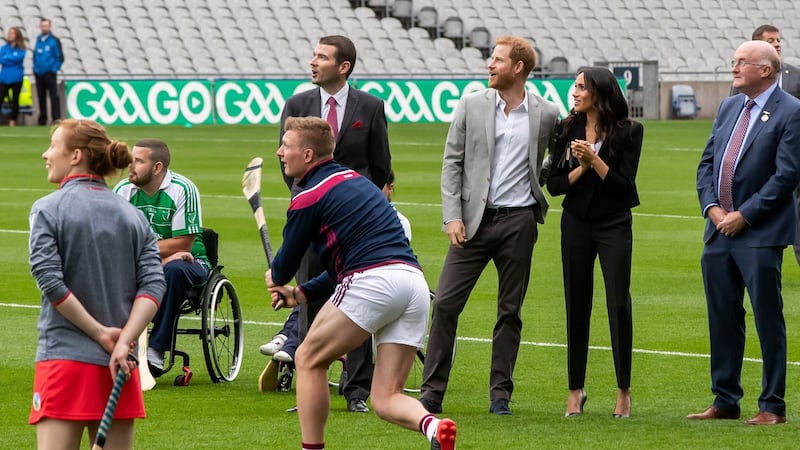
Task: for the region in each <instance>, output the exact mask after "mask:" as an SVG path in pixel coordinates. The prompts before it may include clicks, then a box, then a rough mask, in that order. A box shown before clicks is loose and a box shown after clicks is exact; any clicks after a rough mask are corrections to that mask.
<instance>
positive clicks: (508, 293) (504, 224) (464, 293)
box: [420, 208, 538, 403]
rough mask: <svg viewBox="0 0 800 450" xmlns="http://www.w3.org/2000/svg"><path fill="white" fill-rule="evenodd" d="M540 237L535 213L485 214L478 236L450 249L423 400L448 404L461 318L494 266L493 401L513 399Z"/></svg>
mask: <svg viewBox="0 0 800 450" xmlns="http://www.w3.org/2000/svg"><path fill="white" fill-rule="evenodd" d="M537 232H538V230H537V225H536V219H535V218H534V213H533V209H531V208H528V209H522V210H517V211H513V212H510V213H508V214H499V215H491V214H485V215H484V217H483V220H482V221H481V224H480V226H479V227H478V232H477V233H476V234H475V236H474V237H473V238H472V239H470V240H469V241H467V242H466V244H464V247H463V248H458V247H454V246H453V245H450V248H449V249H448V251H447V256H446V257H445V261H444V266H443V267H442V272H441V274H440V275H439V284H438V287H437V288H436V299H435V300H434V301H433V317H432V320H431V328H430V333H429V338H428V347H427V351H426V354H425V368H424V370H423V375H422V389H421V391H422V392H421V394H420V397H421V398H424V399H429V400H433V401H436V402H440V403H441V402H442V400H443V399H444V394H445V391H446V390H447V385H448V382H449V379H450V370H451V369H452V367H453V346H454V344H455V341H456V328H457V327H458V316H459V315H460V314H461V311H463V310H464V306H465V305H466V303H467V299H469V296H470V293H471V292H472V289H473V288H474V287H475V283H477V281H478V278H479V277H480V275H481V273H482V272H483V269H484V268H485V267H486V265H487V264H489V261H493V262H494V265H495V267H496V268H497V274H498V292H497V300H496V301H497V318H496V322H495V325H494V331H493V333H492V362H491V371H490V374H489V399H490V400H498V399H510V398H511V394H512V392H513V390H514V380H513V373H514V366H515V365H516V362H517V353H518V352H519V344H520V338H521V335H522V318H521V310H522V303H523V301H524V300H525V293H526V291H527V289H528V281H529V280H530V274H531V255H532V253H533V245H534V243H535V242H536V238H537ZM487 300H488V299H487ZM487 319H488V318H487Z"/></svg>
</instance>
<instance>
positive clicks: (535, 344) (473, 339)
mask: <svg viewBox="0 0 800 450" xmlns="http://www.w3.org/2000/svg"><path fill="white" fill-rule="evenodd" d="M0 307H7V308H26V309H39V306H38V305H23V304H20V303H0ZM181 319H185V320H197V321H199V320H202V319H200V318H198V317H189V316H184V317H182V318H181ZM242 322H243V323H245V324H247V325H259V326H269V327H282V326H283V322H260V321H256V320H243V321H242ZM456 339H457V340H459V341H462V342H478V343H482V344H490V343H491V342H492V340H491V339H488V338H476V337H465V336H461V337H458V338H456ZM520 345H530V346H532V347H551V348H566V347H567V344H559V343H555V342H533V341H521V342H520ZM589 349H591V350H603V351H608V352H610V351H611V347H606V346H602V345H590V346H589ZM633 353H641V354H645V355H660V356H679V357H684V358H703V359H709V358H710V357H711V356H710V355H707V354H704V353H688V352H673V351H664V350H647V349H641V348H635V349H633ZM744 360H745V361H747V362H753V363H759V364H760V363H761V362H762V361H761V360H760V359H758V358H744ZM786 364H787V365H790V366H800V361H788V362H787V363H786Z"/></svg>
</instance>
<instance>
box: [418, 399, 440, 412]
mask: <svg viewBox="0 0 800 450" xmlns="http://www.w3.org/2000/svg"><path fill="white" fill-rule="evenodd" d="M419 402H420V403H422V406H423V407H424V408H425V409H426V410H428V412H429V413H431V414H441V413H442V404H441V403H440V402H437V401H436V400H431V399H429V398H421V399H419Z"/></svg>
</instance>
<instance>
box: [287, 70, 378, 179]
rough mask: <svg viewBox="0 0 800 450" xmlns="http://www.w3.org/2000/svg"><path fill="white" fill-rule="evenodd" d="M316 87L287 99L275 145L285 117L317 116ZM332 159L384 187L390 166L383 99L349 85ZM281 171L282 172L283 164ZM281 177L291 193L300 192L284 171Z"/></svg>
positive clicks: (320, 108) (317, 95)
mask: <svg viewBox="0 0 800 450" xmlns="http://www.w3.org/2000/svg"><path fill="white" fill-rule="evenodd" d="M319 89H320V88H316V89H311V90H309V91H305V92H301V93H299V94H295V95H293V96H291V97H290V98H289V100H287V101H286V105H284V107H283V112H282V113H281V133H280V140H279V141H278V145H280V143H281V142H282V141H283V133H284V132H285V130H284V123H285V121H286V118H287V117H308V116H315V117H319V116H320V111H321V110H322V106H321V101H320V93H319ZM333 159H335V160H336V161H337V162H338V163H339V164H341V165H343V166H345V167H349V168H351V169H353V170H355V171H356V172H358V173H360V174H361V175H363V176H365V177H367V178H369V179H370V180H372V182H373V183H375V185H376V186H378V188H383V185H384V184H386V180H387V179H388V178H389V170H390V169H391V155H390V153H389V134H388V131H387V128H386V115H385V113H384V110H383V100H381V99H379V98H378V97H375V96H374V95H371V94H368V93H366V92H364V91H359V90H358V89H356V88H354V87H352V86H350V90H349V92H348V94H347V104H346V106H345V111H344V117H343V118H342V127H341V130H339V136H338V137H337V139H336V148H335V149H334V151H333ZM281 173H282V174H283V164H281ZM283 179H284V181H285V182H286V185H287V186H288V187H289V189H290V190H292V192H294V193H296V192H299V188H297V187H294V188H293V187H292V186H293V184H294V182H295V180H294V179H293V178H291V177H287V176H286V175H285V174H284V175H283ZM295 191H296V192H295Z"/></svg>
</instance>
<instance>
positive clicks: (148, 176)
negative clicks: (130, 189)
mask: <svg viewBox="0 0 800 450" xmlns="http://www.w3.org/2000/svg"><path fill="white" fill-rule="evenodd" d="M152 180H153V174H152V173H150V172H145V173H142V174H137V173H129V174H128V181H130V182H131V183H133V184H134V185H135V186H139V187H141V186H144V185H146V184H148V183H150V182H151V181H152Z"/></svg>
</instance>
